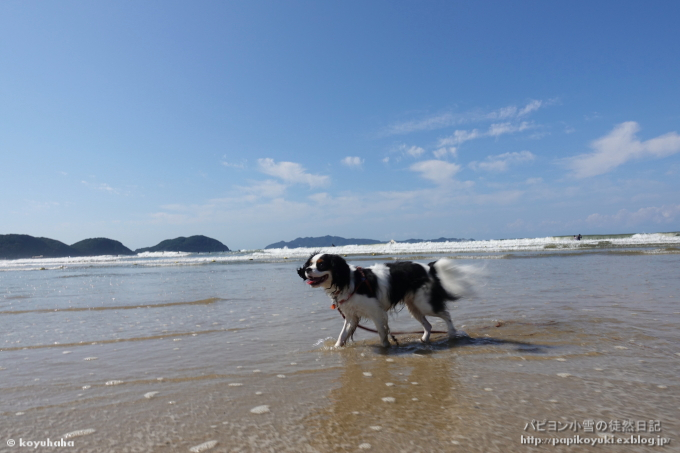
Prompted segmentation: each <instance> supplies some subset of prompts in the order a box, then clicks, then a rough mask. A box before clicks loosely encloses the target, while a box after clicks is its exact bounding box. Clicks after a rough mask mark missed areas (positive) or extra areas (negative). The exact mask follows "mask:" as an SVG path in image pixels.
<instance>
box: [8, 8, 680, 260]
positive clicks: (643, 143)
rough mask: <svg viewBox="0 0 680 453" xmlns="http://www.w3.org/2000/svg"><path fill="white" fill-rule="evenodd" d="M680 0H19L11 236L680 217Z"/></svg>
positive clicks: (501, 229) (501, 234)
mask: <svg viewBox="0 0 680 453" xmlns="http://www.w3.org/2000/svg"><path fill="white" fill-rule="evenodd" d="M678 17H680V4H678V3H677V2H651V3H649V4H643V3H642V2H621V1H616V2H607V1H601V2H585V1H584V2H562V3H557V2H538V1H537V2H500V1H499V2H484V1H480V2H450V1H428V2H417V1H411V2H404V1H368V2H366V1H328V2H312V1H310V2H301V1H289V2H280V1H271V2H262V1H247V2H246V1H243V2H217V1H204V2H171V1H162V2H160V1H159V2H153V1H146V2H131V1H128V2H126V1H117V2H85V1H61V2H37V1H11V0H9V1H8V0H6V1H3V2H0V62H1V63H0V64H1V66H2V68H1V69H0V194H1V195H2V196H0V212H2V214H1V217H0V219H1V220H0V234H7V233H24V234H31V235H35V236H45V237H50V238H54V239H58V240H61V241H63V242H66V243H69V244H70V243H73V242H76V241H78V240H81V239H84V238H89V237H102V236H103V237H109V238H113V239H117V240H120V241H122V242H123V243H124V244H125V245H127V246H128V247H131V248H138V247H143V246H150V245H154V244H156V243H158V242H159V241H161V240H163V239H167V238H173V237H177V236H188V235H193V234H205V235H208V236H211V237H214V238H216V239H219V240H221V241H222V242H224V243H225V244H226V245H228V246H229V247H230V248H232V249H240V248H258V247H263V246H265V245H267V244H269V243H272V242H276V241H279V240H292V239H294V238H296V237H299V236H321V235H326V234H331V235H338V236H344V237H359V238H373V239H382V240H389V239H397V240H400V239H407V238H413V237H418V238H436V237H441V236H445V237H466V238H468V237H473V238H476V239H490V238H497V239H498V238H512V237H537V236H551V235H565V234H577V233H582V234H594V233H626V232H658V231H676V230H680V183H679V182H678V180H679V177H680V135H679V134H680V83H679V82H678V81H679V80H680V58H678V56H679V55H680V27H678V26H677V18H678Z"/></svg>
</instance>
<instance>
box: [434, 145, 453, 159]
mask: <svg viewBox="0 0 680 453" xmlns="http://www.w3.org/2000/svg"><path fill="white" fill-rule="evenodd" d="M457 151H458V149H457V148H456V147H455V146H450V147H448V148H447V147H443V148H439V149H436V150H434V151H432V154H434V157H436V158H437V159H443V158H444V157H447V156H452V157H457V156H458V152H457Z"/></svg>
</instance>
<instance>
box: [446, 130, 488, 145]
mask: <svg viewBox="0 0 680 453" xmlns="http://www.w3.org/2000/svg"><path fill="white" fill-rule="evenodd" d="M482 136H483V134H481V133H480V132H479V131H478V130H477V129H473V130H471V131H465V130H457V131H455V132H454V133H453V135H451V136H450V137H445V138H440V139H439V143H438V146H439V147H440V148H441V147H444V146H453V145H455V146H458V145H460V144H461V143H463V142H466V141H468V140H474V139H475V138H479V137H482Z"/></svg>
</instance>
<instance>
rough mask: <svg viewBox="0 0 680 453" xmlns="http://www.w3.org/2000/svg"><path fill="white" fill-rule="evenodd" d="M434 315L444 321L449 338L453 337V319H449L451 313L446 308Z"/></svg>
mask: <svg viewBox="0 0 680 453" xmlns="http://www.w3.org/2000/svg"><path fill="white" fill-rule="evenodd" d="M434 316H436V317H438V318H441V319H443V320H444V322H446V328H447V329H448V331H449V338H455V336H456V333H457V332H456V328H455V327H453V321H451V315H450V314H449V311H448V310H442V311H440V312H439V313H435V314H434Z"/></svg>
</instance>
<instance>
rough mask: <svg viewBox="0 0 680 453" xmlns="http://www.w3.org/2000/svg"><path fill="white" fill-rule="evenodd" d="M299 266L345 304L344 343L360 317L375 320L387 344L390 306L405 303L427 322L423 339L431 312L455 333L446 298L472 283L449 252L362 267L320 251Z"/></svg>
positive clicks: (300, 272) (454, 297)
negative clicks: (431, 259)
mask: <svg viewBox="0 0 680 453" xmlns="http://www.w3.org/2000/svg"><path fill="white" fill-rule="evenodd" d="M297 272H298V275H300V277H302V279H303V280H305V281H306V282H307V284H308V285H310V286H311V287H312V288H323V289H324V290H325V291H326V294H328V295H329V296H330V298H331V299H333V302H334V304H333V305H334V306H337V307H338V308H339V309H341V310H342V313H343V315H344V316H345V325H344V326H343V328H342V330H341V331H340V336H339V337H338V341H337V343H335V346H336V347H340V346H344V345H345V343H346V341H347V339H348V338H349V337H350V336H352V334H353V333H354V331H355V330H356V328H357V325H358V324H359V320H360V319H361V318H368V319H371V320H373V322H374V323H375V327H376V329H377V331H378V334H379V335H380V341H381V342H382V345H383V346H385V347H389V346H390V342H389V341H388V339H387V337H388V334H389V332H390V329H389V326H388V323H387V312H388V310H390V309H392V308H395V307H396V306H397V305H399V304H402V303H403V304H405V305H406V307H407V308H408V311H409V312H410V313H411V316H413V317H414V318H415V319H416V320H417V321H418V322H420V323H421V324H422V325H423V328H424V329H425V332H424V334H423V337H422V341H423V342H427V341H428V340H429V339H430V333H431V331H432V325H430V323H429V322H428V321H427V318H426V316H436V317H439V318H441V319H443V320H444V321H445V322H446V326H447V327H448V334H449V338H453V337H455V335H456V329H455V327H453V322H451V316H450V315H449V312H448V310H447V309H446V302H447V301H453V300H457V299H459V298H460V297H461V296H462V295H463V294H465V293H468V292H469V290H470V286H471V282H470V279H469V278H468V276H466V273H465V272H464V271H463V270H462V269H461V268H460V267H458V266H456V265H454V264H453V261H451V260H449V259H446V258H443V259H440V260H437V261H434V262H432V263H430V264H428V265H424V264H420V263H413V262H411V261H395V262H390V263H385V264H374V265H373V266H370V267H367V268H361V267H356V266H352V265H349V264H347V262H346V261H345V259H344V258H342V257H341V256H339V255H332V254H322V253H315V254H313V255H312V256H310V257H309V259H308V260H307V262H306V263H305V264H304V266H302V267H301V268H299V269H298V271H297Z"/></svg>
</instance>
